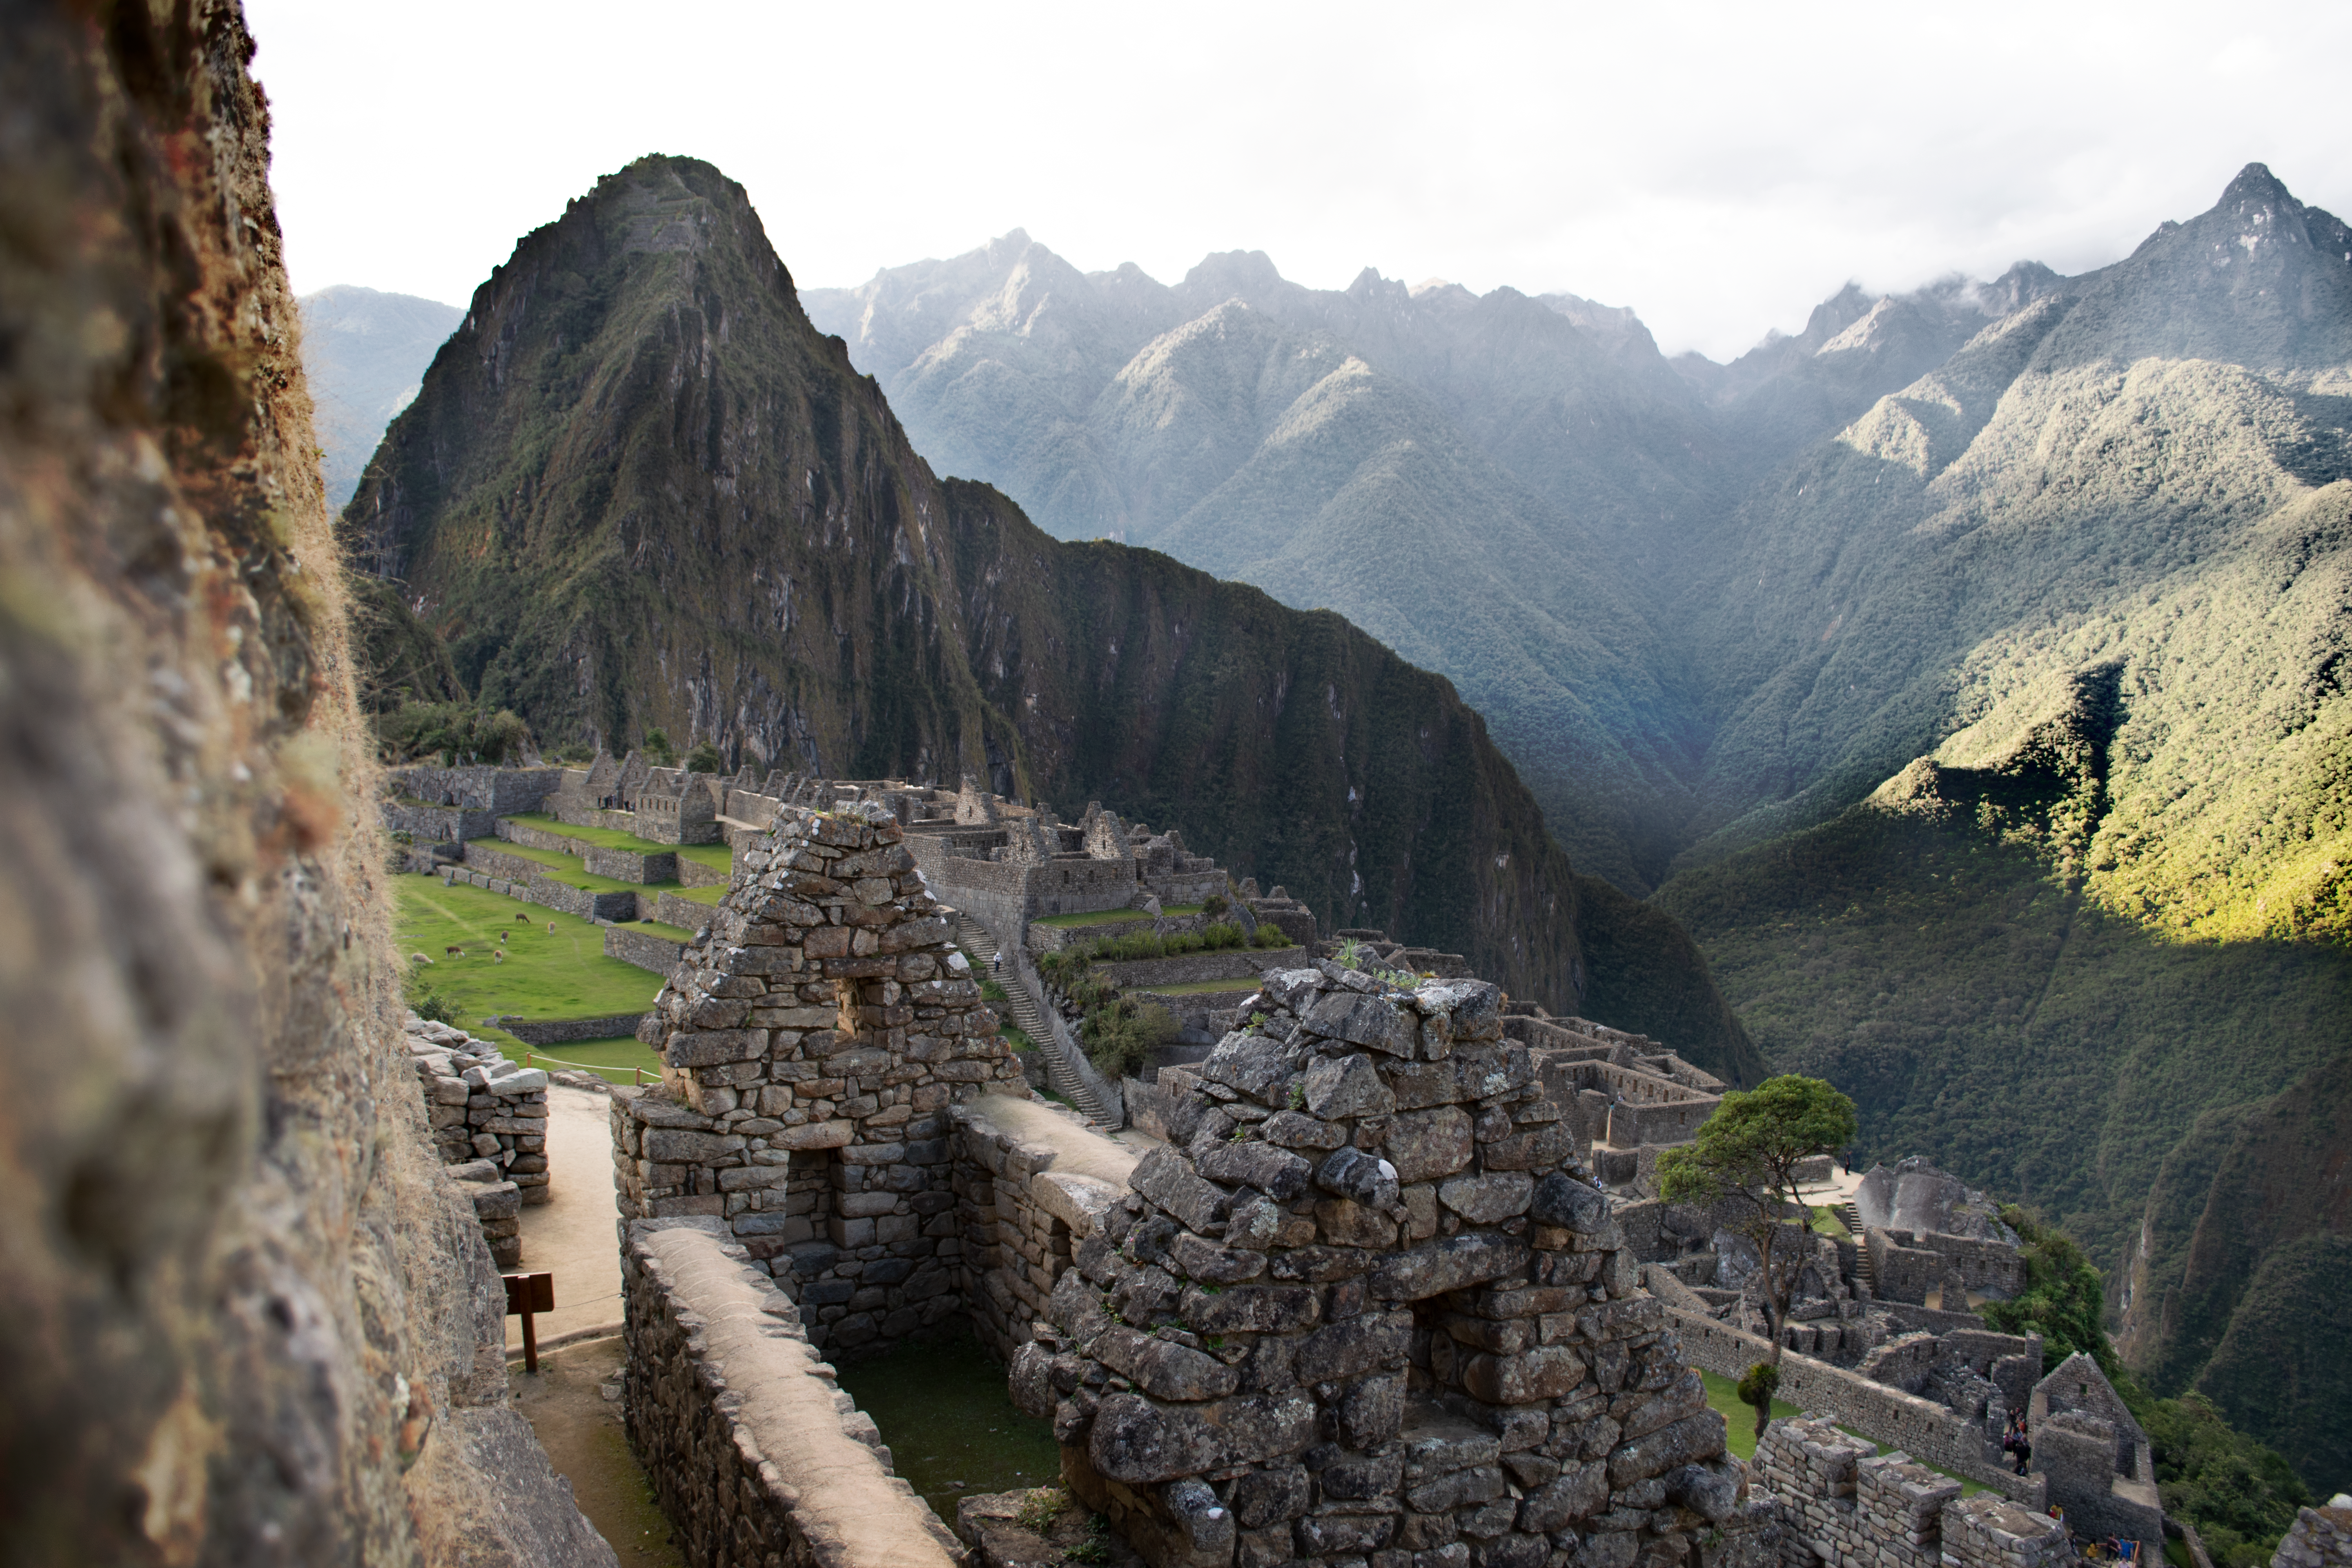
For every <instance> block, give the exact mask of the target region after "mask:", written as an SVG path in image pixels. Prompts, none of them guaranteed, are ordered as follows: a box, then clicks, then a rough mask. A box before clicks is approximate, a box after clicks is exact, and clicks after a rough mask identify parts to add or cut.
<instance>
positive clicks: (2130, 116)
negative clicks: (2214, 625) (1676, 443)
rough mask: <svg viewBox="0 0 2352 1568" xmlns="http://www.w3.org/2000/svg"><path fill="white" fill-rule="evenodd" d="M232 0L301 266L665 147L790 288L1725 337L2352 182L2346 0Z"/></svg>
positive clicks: (2109, 248) (1723, 346)
mask: <svg viewBox="0 0 2352 1568" xmlns="http://www.w3.org/2000/svg"><path fill="white" fill-rule="evenodd" d="M247 13H248V16H249V18H250V21H251V24H252V26H253V29H254V32H255V35H256V37H257V39H258V40H259V43H260V52H259V55H258V57H257V59H256V60H255V71H256V74H257V76H258V77H259V78H260V79H261V80H262V82H263V84H264V85H265V86H266V87H267V89H268V92H269V95H270V99H271V101H272V104H273V112H274V125H275V132H274V137H275V142H274V145H275V156H276V165H275V172H274V178H275V181H276V184H277V188H278V200H279V210H280V216H281V218H282V220H283V222H284V225H285V228H286V232H287V237H288V254H289V263H290V265H291V267H292V268H293V270H294V273H295V279H296V282H297V285H298V286H299V288H301V289H306V290H307V289H315V288H319V287H322V286H324V285H326V284H329V283H336V282H346V283H362V284H366V285H368V286H371V287H374V288H381V289H397V290H399V291H402V292H406V293H416V294H424V295H426V296H428V297H432V298H437V299H444V300H452V301H453V302H454V301H460V300H464V299H465V298H467V296H468V295H469V294H470V292H471V290H472V289H473V288H474V287H475V286H476V285H477V284H478V283H479V282H480V281H481V280H482V279H483V278H485V277H486V276H487V275H488V271H489V269H490V268H491V267H492V266H494V265H496V264H497V263H499V261H501V260H503V259H504V258H505V257H506V255H507V254H508V252H509V250H510V248H511V247H512V245H513V243H514V241H515V239H516V238H517V237H519V236H520V234H521V233H522V232H524V231H525V230H526V229H528V228H530V227H532V226H536V225H538V224H541V223H545V222H547V221H549V220H551V219H552V218H553V217H555V216H557V215H559V214H560V213H561V212H562V206H563V203H564V202H565V201H566V200H568V199H569V198H570V197H572V196H573V195H578V194H580V193H581V192H582V191H583V190H585V189H586V188H587V187H588V186H589V185H590V184H593V181H594V180H595V179H596V177H597V176H598V175H600V174H606V173H609V172H611V171H612V170H614V169H616V168H618V167H620V166H621V165H622V164H623V163H627V162H628V161H629V160H630V159H631V158H634V157H635V156H638V155H639V154H642V153H648V152H656V151H658V152H668V153H692V154H695V155H697V156H700V157H704V158H708V159H709V160H710V161H711V162H713V163H717V164H718V165H719V167H720V168H722V169H724V170H726V171H727V173H729V174H731V175H733V176H734V177H735V178H737V179H739V180H741V181H742V182H743V183H744V184H745V185H746V186H747V187H748V188H749V189H750V191H751V197H752V200H753V202H754V203H755V205H757V206H758V207H759V209H760V212H761V216H762V219H763V221H764V222H765V223H766V224H767V226H768V230H769V233H770V235H771V237H772V238H773V239H774V240H775V242H776V245H777V247H778V249H779V251H780V252H781V253H782V256H783V258H784V259H785V262H786V263H787V265H789V266H790V267H791V268H792V269H793V275H794V276H795V278H797V279H800V280H802V281H803V282H804V283H812V284H838V283H848V282H855V281H858V280H860V279H864V278H865V277H866V276H869V275H870V274H871V273H872V272H873V271H874V270H875V269H876V268H879V267H884V266H890V265H895V264H898V263H900V262H904V261H908V260H913V259H916V258H920V257H925V256H936V255H946V254H951V253H954V252H956V251H960V250H964V249H968V248H970V247H973V246H975V245H977V244H979V243H981V242H982V240H984V239H985V238H987V237H989V236H992V235H995V234H1001V233H1003V231H1005V230H1006V229H1009V228H1012V227H1013V226H1016V225H1017V226H1024V227H1026V228H1027V229H1028V230H1029V232H1030V233H1031V234H1032V235H1034V236H1035V237H1037V238H1039V239H1041V240H1043V241H1044V242H1045V243H1046V244H1048V245H1050V246H1052V247H1054V248H1055V249H1056V250H1059V251H1061V252H1062V253H1063V254H1064V255H1066V256H1067V257H1069V258H1071V259H1072V260H1073V261H1075V262H1076V263H1077V264H1078V265H1080V266H1082V267H1087V268H1108V267H1112V266H1116V265H1118V263H1119V262H1122V261H1128V260H1133V261H1136V262H1138V263H1139V264H1140V265H1141V266H1142V267H1143V268H1145V269H1146V270H1147V271H1149V272H1151V273H1152V274H1153V275H1155V276H1157V277H1160V278H1162V279H1174V278H1177V277H1180V276H1181V275H1182V273H1183V271H1184V270H1185V269H1186V268H1188V267H1190V266H1191V265H1192V263H1193V262H1194V261H1196V260H1198V259H1199V258H1200V257H1201V256H1202V254H1204V253H1205V252H1207V251H1210V250H1213V249H1230V248H1235V247H1244V248H1250V249H1262V250H1265V251H1266V252H1267V253H1268V254H1270V255H1271V256H1272V257H1273V258H1275V260H1276V263H1277V264H1278V265H1280V266H1281V267H1282V268H1283V270H1284V272H1285V274H1286V275H1287V276H1290V277H1294V278H1297V279H1300V280H1301V281H1304V282H1307V283H1311V284H1315V285H1318V286H1322V287H1338V286H1340V285H1344V284H1345V283H1346V282H1347V281H1348V279H1350V278H1352V277H1353V276H1354V275H1355V273H1356V272H1357V271H1358V270H1359V269H1360V268H1362V267H1364V266H1367V265H1370V266H1373V267H1377V268H1380V269H1381V271H1382V272H1383V273H1385V274H1387V275H1389V276H1391V277H1402V278H1408V279H1419V278H1423V277H1428V276H1431V275H1438V276H1443V277H1447V278H1451V279H1456V280H1458V281H1461V282H1464V283H1466V284H1468V285H1470V286H1471V287H1473V288H1475V289H1489V288H1493V287H1496V286H1497V285H1500V284H1506V283H1507V284H1511V285H1513V286H1515V287H1517V288H1520V289H1526V290H1528V291H1529V292H1540V291H1543V290H1546V289H1570V290H1573V291H1574V292H1577V293H1580V294H1584V295H1587V296H1589V297H1591V298H1594V299H1599V300H1604V301H1606V302H1608V303H1612V304H1631V305H1633V306H1634V307H1635V308H1636V309H1638V310H1640V311H1641V312H1642V315H1643V319H1644V320H1646V321H1649V322H1650V324H1651V326H1652V327H1653V329H1654V331H1656V332H1657V334H1658V337H1659V339H1660V342H1661V343H1662V344H1663V345H1664V346H1665V347H1667V348H1668V349H1669V350H1670V351H1671V350H1674V349H1677V348H1683V347H1696V348H1699V349H1702V350H1703V351H1705V352H1706V353H1712V354H1715V355H1717V356H1718V357H1720V356H1724V355H1727V354H1730V353H1738V352H1739V351H1740V350H1741V349H1743V348H1745V347H1746V346H1748V344H1750V343H1752V342H1755V340H1756V339H1757V338H1758V337H1759V336H1760V335H1761V334H1762V333H1763V331H1764V330H1765V329H1766V328H1767V327H1780V328H1781V329H1782V330H1793V329H1794V328H1796V327H1797V326H1799V325H1801V323H1802V321H1803V320H1804V317H1805V314H1806V312H1807V310H1810V308H1811V305H1812V304H1813V303H1814V302H1815V301H1816V300H1819V299H1821V298H1822V297H1823V296H1825V295H1827V294H1828V293H1830V292H1832V290H1834V289H1836V288H1838V287H1839V286H1840V285H1842V284H1843V282H1844V281H1845V280H1846V279H1848V278H1858V279H1861V280H1862V281H1863V282H1864V284H1865V285H1867V286H1869V287H1872V288H1879V289H1895V288H1904V287H1909V286H1913V285H1916V284H1917V283H1920V282H1923V281H1925V280H1927V279H1930V278H1933V277H1936V276H1937V275H1940V274H1943V273H1946V272H1948V271H1951V270H1954V269H1960V270H1965V271H1968V272H1970V273H1973V274H1977V275H1990V274H1992V273H1996V272H1998V271H2000V269H2001V268H2004V267H2006V266H2007V265H2008V264H2009V263H2010V262H2011V261H2014V260H2016V259H2019V258H2023V257H2032V258H2036V259H2039V260H2042V261H2046V262H2048V263H2049V264H2051V265H2052V266H2054V267H2057V268H2061V269H2062V270H2067V271H2076V270H2081V269H2084V268H2089V267H2095V266H2098V265H2101V264H2103V263H2105V262H2106V261H2109V260H2112V259H2114V258H2116V257H2118V256H2121V255H2124V254H2126V252H2128V251H2129V250H2130V249H2131V247H2133V246H2134V245H2136V244H2137V242H2138V241H2139V239H2140V238H2141V237H2144V236H2145V235H2146V234H2147V231H2148V230H2149V229H2151V228H2153V227H2154V226H2156V224H2157V223H2158V222H2159V221H2160V220H2162V219H2164V218H2166V217H2186V216H2190V215H2191V214H2192V213H2195V212H2197V211H2200V210H2202V209H2203V208H2204V207H2205V206H2207V205H2210V203H2211V202H2212V200H2213V198H2214V197H2215V196H2216V195H2218V194H2219V193H2220V191H2221V186H2222V184H2224V183H2226V182H2227V180H2228V179H2229V177H2230V175H2231V174H2234V173H2235V172H2236V170H2237V169H2238V168H2239V167H2240V166H2241V165H2242V164H2243V163H2246V162H2248V161H2250V160H2255V159H2260V160H2262V161H2264V162H2267V163H2270V164H2271V165H2272V167H2273V169H2274V170H2275V171H2276V172H2277V173H2278V174H2279V175H2280V177H2281V178H2283V179H2284V180H2285V181H2286V182H2287V184H2288V185H2289V186H2290V187H2291V188H2293V189H2294V190H2295V191H2296V193H2297V195H2300V196H2302V197H2303V198H2304V199H2305V200H2306V201H2311V202H2315V203H2317V204H2318V205H2326V206H2330V207H2334V208H2336V209H2338V210H2341V209H2343V208H2344V207H2346V206H2347V205H2352V164H2347V162H2346V160H2345V159H2344V158H2343V156H2342V151H2343V146H2344V141H2343V134H2342V132H2341V129H2340V125H2339V123H2338V120H2339V117H2340V115H2339V110H2336V108H2335V107H2334V105H2335V104H2336V97H2337V95H2336V92H2335V90H2334V89H2335V82H2334V80H2333V77H2334V62H2336V61H2339V60H2341V59H2343V58H2347V52H2348V51H2347V45H2352V8H2347V7H2343V6H2340V5H2315V4H2314V5H2285V4H2271V5H2263V4H2252V5H2238V6H2235V7H2232V8H2231V11H2230V13H2229V15H2228V16H2227V18H2226V24H2225V22H2224V20H2223V18H2221V16H2219V15H2218V14H2217V13H2216V12H2215V11H2214V10H2213V9H2212V8H2210V7H2196V6H2189V5H2128V6H2126V5H2058V6H2053V5H2048V4H2035V5H1979V6H1975V7H1970V8H1967V9H1965V10H1959V9H1954V8H1950V7H1944V8H1925V7H1912V8H1908V9H1907V10H1906V9H1896V10H1892V11H1890V10H1889V9H1887V8H1885V7H1879V6H1864V5H1781V6H1756V5H1711V4H1702V5H1684V6H1676V7H1673V8H1665V7H1632V6H1622V5H1610V6H1601V5H1485V6H1472V7H1453V8H1446V9H1444V10H1442V11H1441V10H1438V9H1435V8H1428V7H1403V6H1396V7H1381V6H1377V5H1349V6H1338V5H1333V6H1305V5H1289V6H1276V7H1268V6H1264V5H1229V4H1216V3H1202V4H1196V5H1189V6H1185V7H1181V8H1172V7H1111V6H1101V5H1083V6H1082V5H1034V6H1029V7H1023V8H1020V9H1019V10H1018V11H1017V12H1016V11H1013V10H1010V9H1007V8H1002V7H974V6H964V5H929V4H908V5H898V6H891V7H877V6H832V5H822V6H820V5H726V4H709V5H699V6H696V7H692V8H683V9H679V10H676V11H672V12H669V13H661V14H659V20H658V21H656V20H655V19H654V18H655V16H656V14H653V13H648V12H646V10H645V9H644V8H643V7H642V6H635V5H633V6H621V5H606V4H602V3H600V0H573V3H571V4H566V5H519V4H507V5H496V6H478V5H456V4H448V3H444V0H417V3H414V4H411V5H406V6H403V7H400V8H398V9H397V10H395V11H390V12H387V11H384V10H382V9H381V8H353V7H347V6H327V5H315V4H301V3H298V0H250V4H249V5H248V7H247ZM2274 39H2275V40H2289V41H2291V42H2289V43H2287V44H2284V45H2281V44H2276V43H2273V41H2272V40H2274Z"/></svg>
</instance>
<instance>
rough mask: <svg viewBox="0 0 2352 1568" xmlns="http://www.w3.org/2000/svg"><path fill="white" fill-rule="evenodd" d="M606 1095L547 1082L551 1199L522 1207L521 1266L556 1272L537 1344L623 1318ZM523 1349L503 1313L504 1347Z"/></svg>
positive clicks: (517, 1324)
mask: <svg viewBox="0 0 2352 1568" xmlns="http://www.w3.org/2000/svg"><path fill="white" fill-rule="evenodd" d="M610 1105H611V1101H609V1100H606V1099H605V1098H604V1096H603V1095H601V1094H599V1093H597V1092H596V1091H595V1090H594V1089H566V1088H564V1087H563V1086H562V1084H551V1085H549V1086H548V1090H547V1163H548V1170H549V1172H550V1173H551V1175H552V1176H553V1177H554V1180H553V1181H551V1183H550V1184H549V1185H551V1187H553V1188H554V1191H555V1197H554V1199H553V1201H551V1202H550V1203H547V1204H544V1205H541V1206H540V1207H538V1208H527V1209H525V1210H523V1211H522V1269H523V1272H525V1273H530V1274H552V1275H554V1276H555V1310H554V1311H552V1312H541V1313H540V1314H539V1316H538V1318H537V1320H536V1321H535V1324H534V1326H535V1327H536V1329H537V1331H538V1333H539V1340H540V1342H541V1344H544V1343H546V1342H548V1341H550V1340H551V1339H553V1338H554V1337H555V1336H556V1335H558V1334H564V1333H572V1332H576V1331H580V1330H583V1329H592V1328H603V1327H606V1326H610V1327H612V1328H613V1329H614V1331H615V1332H617V1331H619V1325H620V1321H621V1249H620V1244H619V1242H618V1241H616V1240H615V1239H614V1231H613V1224H614V1208H613V1133H612V1123H611V1121H610V1120H609V1119H608V1116H607V1112H608V1110H609V1107H610ZM521 1348H522V1320H521V1319H520V1318H509V1319H508V1320H507V1349H508V1350H509V1351H519V1350H520V1349H521Z"/></svg>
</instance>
